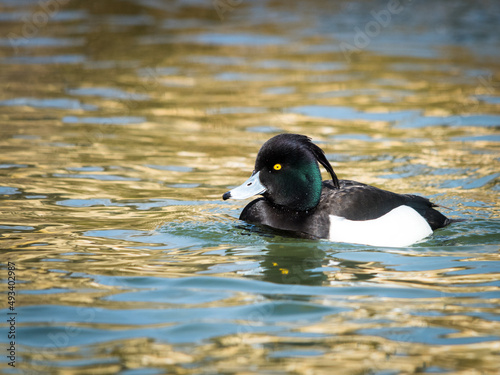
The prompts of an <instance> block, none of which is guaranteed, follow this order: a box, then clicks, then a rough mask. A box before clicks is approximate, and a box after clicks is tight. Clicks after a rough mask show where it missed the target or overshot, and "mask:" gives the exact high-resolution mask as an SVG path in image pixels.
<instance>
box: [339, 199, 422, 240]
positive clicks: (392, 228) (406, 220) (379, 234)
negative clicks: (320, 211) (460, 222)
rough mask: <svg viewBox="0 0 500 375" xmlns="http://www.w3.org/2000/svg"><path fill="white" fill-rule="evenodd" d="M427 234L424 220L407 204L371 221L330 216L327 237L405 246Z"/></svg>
mask: <svg viewBox="0 0 500 375" xmlns="http://www.w3.org/2000/svg"><path fill="white" fill-rule="evenodd" d="M430 234H432V229H431V227H430V226H429V224H428V223H427V221H426V220H425V219H424V218H423V217H422V216H420V214H419V213H418V212H417V211H415V210H414V209H413V208H411V207H408V206H399V207H397V208H395V209H393V210H392V211H390V212H388V213H386V214H385V215H384V216H381V217H379V218H378V219H373V220H364V221H354V220H347V219H346V218H343V217H340V216H334V215H330V237H329V239H330V240H331V241H335V242H348V243H356V244H363V245H372V246H386V247H406V246H410V245H412V244H414V243H415V242H418V241H420V240H422V239H424V238H425V237H427V236H429V235H430Z"/></svg>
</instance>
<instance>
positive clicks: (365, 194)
mask: <svg viewBox="0 0 500 375" xmlns="http://www.w3.org/2000/svg"><path fill="white" fill-rule="evenodd" d="M318 162H319V163H321V165H323V166H324V167H325V168H326V169H327V171H328V172H329V173H330V175H331V176H332V179H331V180H328V181H323V182H322V181H321V173H320V170H319V167H318ZM257 194H260V195H263V198H259V199H256V200H254V201H252V202H250V203H249V204H248V205H247V206H246V207H245V209H244V210H243V212H242V213H241V215H240V219H241V220H245V221H247V222H250V223H255V224H264V225H268V226H270V227H273V228H277V229H283V230H288V231H294V232H298V233H302V234H304V235H306V236H308V237H314V238H328V239H330V240H332V241H337V242H351V243H360V244H367V245H374V246H409V245H411V244H413V243H415V242H417V241H419V240H421V239H423V238H425V237H427V236H429V235H430V234H431V233H432V231H433V230H435V229H437V228H441V227H444V226H446V225H448V224H450V223H451V222H452V221H453V220H450V219H448V218H446V217H445V216H444V215H443V214H441V213H440V212H439V211H437V210H435V209H434V207H437V205H436V204H434V203H431V202H430V201H429V200H428V199H426V198H423V197H420V196H417V195H409V194H396V193H392V192H390V191H386V190H382V189H379V188H376V187H374V186H370V185H365V184H362V183H359V182H355V181H350V180H340V181H339V180H338V179H337V176H336V175H335V172H334V171H333V169H332V167H331V165H330V163H329V162H328V160H327V159H326V157H325V154H324V152H323V150H321V149H320V148H319V147H318V146H316V145H315V144H314V143H312V142H311V140H310V138H308V137H306V136H303V135H299V134H280V135H277V136H275V137H273V138H271V139H270V140H268V141H267V142H266V143H264V145H263V146H262V148H261V149H260V151H259V154H258V155H257V160H256V161H255V170H254V172H253V174H252V176H251V177H250V178H249V179H248V180H247V181H245V182H244V183H243V184H242V185H241V186H239V187H237V188H235V189H233V190H231V191H228V192H227V193H225V194H224V195H223V199H229V198H235V199H245V198H248V197H251V196H253V195H257Z"/></svg>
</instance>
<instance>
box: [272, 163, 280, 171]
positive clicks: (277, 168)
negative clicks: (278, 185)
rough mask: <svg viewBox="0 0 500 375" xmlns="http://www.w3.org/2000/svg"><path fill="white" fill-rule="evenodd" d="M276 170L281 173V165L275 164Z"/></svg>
mask: <svg viewBox="0 0 500 375" xmlns="http://www.w3.org/2000/svg"><path fill="white" fill-rule="evenodd" d="M273 168H274V170H275V171H279V170H280V169H281V164H274V167H273Z"/></svg>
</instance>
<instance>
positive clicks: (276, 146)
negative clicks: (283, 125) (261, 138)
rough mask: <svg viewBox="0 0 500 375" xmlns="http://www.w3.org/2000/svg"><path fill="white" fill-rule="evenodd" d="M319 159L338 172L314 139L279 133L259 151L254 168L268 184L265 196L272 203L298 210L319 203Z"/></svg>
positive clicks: (328, 167)
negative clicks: (312, 140)
mask: <svg viewBox="0 0 500 375" xmlns="http://www.w3.org/2000/svg"><path fill="white" fill-rule="evenodd" d="M318 162H320V163H321V164H322V165H324V166H325V167H326V168H327V170H328V171H329V172H330V174H331V175H332V178H333V180H334V185H336V186H338V180H337V176H335V173H334V172H333V170H332V167H331V166H330V163H329V162H328V161H327V160H326V157H325V155H324V153H323V151H322V150H321V149H320V148H319V147H318V146H316V145H315V144H314V143H312V142H311V140H310V139H309V138H308V137H306V136H303V135H298V134H280V135H277V136H275V137H273V138H271V139H270V140H268V141H267V142H266V143H264V145H263V146H262V148H261V149H260V151H259V154H258V155H257V160H256V162H255V172H259V179H260V182H261V183H262V185H264V187H265V188H266V191H265V192H264V193H263V195H264V197H265V198H266V199H267V200H269V201H270V202H271V203H273V204H277V205H280V206H284V207H287V208H289V209H292V210H295V211H306V210H310V209H312V208H314V207H316V206H317V205H318V203H319V200H320V198H321V189H322V178H321V172H320V170H319V167H318Z"/></svg>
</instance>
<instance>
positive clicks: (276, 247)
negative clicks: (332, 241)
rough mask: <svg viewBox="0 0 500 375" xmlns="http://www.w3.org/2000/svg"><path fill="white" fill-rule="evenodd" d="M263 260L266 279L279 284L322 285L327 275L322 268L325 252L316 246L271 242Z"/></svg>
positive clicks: (262, 264) (262, 265)
mask: <svg viewBox="0 0 500 375" xmlns="http://www.w3.org/2000/svg"><path fill="white" fill-rule="evenodd" d="M266 249H267V250H268V251H267V253H266V254H265V255H264V259H263V261H262V262H261V264H260V265H261V267H262V269H263V273H264V278H263V279H264V280H265V281H270V282H273V283H277V284H294V285H322V284H323V282H324V281H326V279H327V275H326V274H325V273H324V272H323V271H322V270H321V267H322V262H323V259H324V257H325V255H326V254H325V252H324V251H323V250H321V249H318V248H316V247H314V246H303V245H302V246H300V247H297V248H295V247H294V246H293V244H286V245H284V244H269V245H267V246H266Z"/></svg>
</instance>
